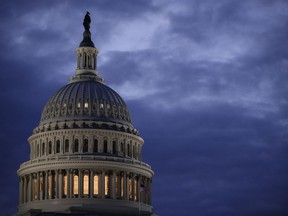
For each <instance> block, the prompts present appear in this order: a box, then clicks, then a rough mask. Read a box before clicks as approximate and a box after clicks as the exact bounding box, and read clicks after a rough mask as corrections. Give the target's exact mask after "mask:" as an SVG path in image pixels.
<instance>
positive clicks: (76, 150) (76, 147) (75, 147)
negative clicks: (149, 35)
mask: <svg viewBox="0 0 288 216" xmlns="http://www.w3.org/2000/svg"><path fill="white" fill-rule="evenodd" d="M78 151H79V140H78V139H75V140H74V152H78Z"/></svg>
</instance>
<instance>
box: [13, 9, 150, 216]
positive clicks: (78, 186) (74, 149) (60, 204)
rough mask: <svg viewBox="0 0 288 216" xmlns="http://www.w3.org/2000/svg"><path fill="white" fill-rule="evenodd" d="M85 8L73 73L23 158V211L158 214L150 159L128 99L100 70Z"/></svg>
mask: <svg viewBox="0 0 288 216" xmlns="http://www.w3.org/2000/svg"><path fill="white" fill-rule="evenodd" d="M90 22H91V20H90V16H89V12H87V14H86V16H85V19H84V22H83V26H84V29H85V30H84V33H83V40H82V42H81V43H80V46H79V47H78V48H77V49H76V53H77V68H76V72H75V76H73V77H71V78H70V81H69V83H68V84H67V85H65V86H64V87H62V88H61V89H60V90H58V91H57V92H56V93H55V94H53V96H52V97H51V98H50V99H49V101H48V102H47V103H46V105H45V107H44V109H43V112H42V115H41V120H40V123H39V125H38V127H36V128H35V129H34V130H33V134H32V135H31V136H30V137H29V139H28V141H29V144H30V160H29V161H27V162H24V163H23V164H21V165H20V168H19V170H18V172H17V173H18V176H19V206H18V212H17V213H16V214H15V215H17V216H20V215H21V216H24V215H25V216H26V215H27V216H29V215H39V216H40V215H89V216H92V215H152V214H153V207H152V204H151V198H152V197H151V196H152V193H151V192H152V191H151V188H152V176H153V171H152V170H151V167H150V166H149V165H148V164H146V163H144V162H142V158H141V151H142V147H143V143H144V141H143V139H142V138H141V137H140V135H139V132H138V131H137V129H135V128H134V127H133V124H132V121H131V118H130V113H129V111H128V108H127V106H126V104H125V102H124V100H123V99H122V98H121V97H120V96H119V95H118V94H117V93H116V92H115V91H114V90H113V89H111V88H110V87H108V86H107V85H105V84H104V80H103V78H101V77H99V75H98V71H97V54H98V49H97V48H96V47H95V46H94V43H93V42H92V40H91V33H90Z"/></svg>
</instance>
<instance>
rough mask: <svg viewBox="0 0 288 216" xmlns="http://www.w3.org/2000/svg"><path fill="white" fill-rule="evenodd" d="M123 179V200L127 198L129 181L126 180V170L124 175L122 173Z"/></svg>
mask: <svg viewBox="0 0 288 216" xmlns="http://www.w3.org/2000/svg"><path fill="white" fill-rule="evenodd" d="M123 181H124V184H123V185H124V188H123V191H124V197H123V198H124V200H128V195H129V193H128V189H129V185H128V184H129V181H127V174H126V172H124V175H123Z"/></svg>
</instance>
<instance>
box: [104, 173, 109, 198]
mask: <svg viewBox="0 0 288 216" xmlns="http://www.w3.org/2000/svg"><path fill="white" fill-rule="evenodd" d="M104 186H105V188H104V191H105V196H108V195H109V175H105V184H104Z"/></svg>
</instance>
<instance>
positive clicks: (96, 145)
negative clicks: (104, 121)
mask: <svg viewBox="0 0 288 216" xmlns="http://www.w3.org/2000/svg"><path fill="white" fill-rule="evenodd" d="M96 152H98V140H97V139H94V145H93V153H96Z"/></svg>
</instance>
